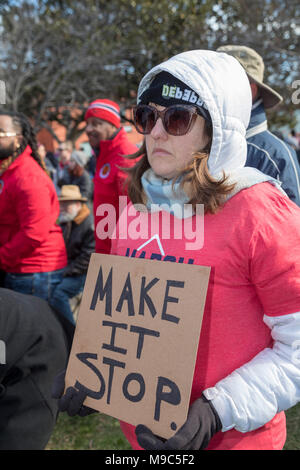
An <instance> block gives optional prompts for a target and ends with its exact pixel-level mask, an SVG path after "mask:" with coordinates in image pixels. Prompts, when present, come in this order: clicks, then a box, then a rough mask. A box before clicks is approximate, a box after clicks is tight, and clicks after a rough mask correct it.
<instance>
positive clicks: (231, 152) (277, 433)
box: [55, 50, 300, 451]
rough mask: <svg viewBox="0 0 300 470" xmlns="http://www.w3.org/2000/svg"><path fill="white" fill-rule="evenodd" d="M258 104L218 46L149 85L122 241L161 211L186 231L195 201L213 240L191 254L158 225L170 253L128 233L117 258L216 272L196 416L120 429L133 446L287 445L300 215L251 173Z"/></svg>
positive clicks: (194, 396)
mask: <svg viewBox="0 0 300 470" xmlns="http://www.w3.org/2000/svg"><path fill="white" fill-rule="evenodd" d="M251 105H252V98H251V89H250V86H249V81H248V78H247V75H246V73H245V71H244V70H243V68H242V66H241V65H240V64H239V62H238V61H237V60H236V59H235V58H233V57H231V56H229V55H228V54H224V53H219V52H214V51H203V50H196V51H187V52H184V53H181V54H178V55H176V56H174V57H172V58H170V59H169V60H167V61H165V62H163V63H162V64H159V65H157V66H156V67H154V68H153V69H151V70H150V71H149V72H148V73H147V74H146V75H145V76H144V77H143V78H142V80H141V83H140V85H139V89H138V104H137V107H136V108H135V110H134V121H135V125H136V128H137V130H138V131H139V132H141V133H142V134H144V136H145V142H144V145H143V146H142V147H141V149H140V150H139V152H138V153H137V154H135V155H133V156H132V157H133V158H137V156H139V157H140V158H139V160H138V162H137V164H136V165H135V166H134V167H133V168H131V169H130V170H129V183H128V195H129V198H130V200H131V202H130V203H129V205H128V206H127V210H124V211H123V213H122V215H121V217H120V219H119V222H118V226H122V233H123V235H124V221H126V220H127V227H129V228H130V227H132V226H133V224H134V221H135V219H137V220H139V223H140V225H143V226H149V227H150V226H151V222H152V220H153V219H152V215H153V213H154V212H155V211H156V212H157V211H158V210H159V211H161V213H162V216H163V215H164V213H165V212H166V213H168V212H169V214H168V215H169V217H167V218H163V217H161V219H160V220H169V224H171V223H172V221H173V219H175V218H176V219H177V223H178V224H180V223H182V225H183V224H184V220H185V218H186V213H185V211H184V206H186V205H189V206H190V207H191V208H192V212H190V213H189V217H192V218H193V219H192V221H194V219H195V218H196V217H197V210H196V209H197V204H201V205H203V208H204V242H203V245H202V247H201V248H196V249H195V248H194V249H193V248H191V247H190V246H189V247H187V241H188V234H187V233H185V232H184V231H182V234H183V235H182V237H181V238H176V239H175V236H174V234H173V232H172V231H169V233H170V236H169V237H164V230H163V229H164V227H163V226H159V225H157V227H156V228H157V232H156V239H159V240H160V247H161V248H163V250H160V251H159V249H158V248H159V247H158V244H157V243H153V242H151V240H152V239H151V238H150V237H151V234H149V243H147V241H146V242H145V239H144V237H142V236H140V237H138V236H136V235H137V234H136V233H134V235H135V236H132V235H131V233H130V230H129V229H128V230H127V237H125V236H122V238H121V237H120V238H119V239H118V238H116V239H114V240H113V241H112V249H111V254H113V255H119V256H136V257H138V256H140V257H142V258H146V259H155V260H167V259H168V260H169V261H173V262H185V263H190V264H196V265H202V266H210V267H211V274H210V279H209V285H208V292H207V298H206V305H205V309H204V316H203V322H202V328H201V334H200V339H199V345H198V352H197V359H196V364H195V372H194V378H193V384H192V390H191V397H190V408H189V413H188V416H187V420H186V422H185V423H184V424H183V426H182V427H181V428H180V429H178V430H177V431H176V432H175V434H174V435H173V436H172V437H171V438H170V439H168V440H164V439H161V438H160V437H159V436H157V435H154V434H153V433H152V431H151V430H150V429H149V428H147V427H146V426H144V425H143V424H139V425H138V426H136V427H134V426H132V425H130V424H128V423H124V422H121V428H122V430H123V432H124V434H125V436H126V438H127V439H128V441H129V442H130V444H131V446H132V448H133V449H141V448H142V449H146V450H162V451H164V450H197V449H204V448H205V449H214V450H254V449H257V450H258V449H260V450H275V449H282V448H283V446H284V443H285V438H286V426H285V415H284V410H286V409H288V408H290V407H292V406H293V405H295V404H296V403H297V402H299V397H300V374H299V363H300V361H299V359H298V358H297V348H296V346H297V345H298V346H299V334H300V285H299V278H300V277H299V275H300V247H299V237H300V217H299V215H300V212H299V211H300V209H299V208H298V207H297V206H296V204H294V203H293V202H292V201H291V200H290V199H289V198H288V197H287V195H286V194H285V193H284V191H282V190H281V188H280V185H279V184H278V182H277V180H274V179H273V178H272V177H270V176H268V175H264V174H263V173H261V172H260V171H259V170H257V169H255V168H247V167H245V162H246V156H247V142H246V138H245V135H246V129H247V126H248V122H249V118H250V113H251ZM175 202H176V204H177V205H178V204H179V205H181V207H182V211H181V214H180V211H177V213H176V215H175V213H174V203H175ZM141 204H143V210H141V209H140V207H141ZM145 208H146V210H145ZM143 218H144V219H143ZM156 220H157V219H156ZM165 232H166V231H165ZM116 233H118V227H117V230H116ZM141 247H142V248H141ZM166 254H167V256H165V255H166ZM185 313H188V312H183V314H185ZM178 341H180V338H178ZM63 390H64V389H63V380H62V377H61V376H60V380H57V382H56V387H55V395H56V397H57V398H59V399H60V404H61V405H60V406H61V409H63V410H65V411H67V412H68V413H70V414H74V413H78V414H79V415H81V416H83V415H85V414H88V413H89V412H90V411H91V410H90V409H88V408H86V407H85V406H84V405H83V400H84V396H80V392H79V391H78V390H76V389H75V387H71V390H67V391H66V393H65V394H64V395H63Z"/></svg>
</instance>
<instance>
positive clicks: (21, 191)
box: [0, 110, 67, 300]
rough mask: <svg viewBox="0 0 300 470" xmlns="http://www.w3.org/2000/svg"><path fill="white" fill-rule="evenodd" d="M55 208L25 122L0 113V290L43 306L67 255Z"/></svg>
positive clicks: (54, 196)
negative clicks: (37, 299) (40, 300)
mask: <svg viewBox="0 0 300 470" xmlns="http://www.w3.org/2000/svg"><path fill="white" fill-rule="evenodd" d="M58 216H59V202H58V198H57V194H56V190H55V187H54V185H53V182H52V181H51V179H50V177H49V176H48V173H47V171H46V167H45V164H44V162H43V160H42V158H41V157H40V155H39V152H38V145H37V141H36V136H35V133H34V131H33V128H32V126H31V124H30V122H29V120H28V119H27V117H26V116H25V115H23V114H21V113H17V112H14V111H8V110H7V111H6V110H0V270H1V271H2V272H3V273H5V274H4V275H3V276H2V277H3V284H4V287H6V288H8V289H11V290H14V291H17V292H21V293H24V294H33V295H35V296H38V297H41V298H43V299H45V300H49V297H50V296H51V292H52V289H53V287H54V286H55V285H57V284H58V283H59V282H60V281H61V280H62V279H63V276H64V269H65V267H66V265H67V252H66V247H65V242H64V239H63V234H62V230H61V228H60V227H59V225H57V219H58Z"/></svg>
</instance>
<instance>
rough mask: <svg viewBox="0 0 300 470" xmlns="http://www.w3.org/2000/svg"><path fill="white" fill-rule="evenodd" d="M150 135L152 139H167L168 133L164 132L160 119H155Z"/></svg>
mask: <svg viewBox="0 0 300 470" xmlns="http://www.w3.org/2000/svg"><path fill="white" fill-rule="evenodd" d="M150 135H151V136H152V137H153V139H167V138H168V133H167V132H166V130H165V128H164V125H163V122H162V119H161V118H160V117H159V118H158V119H157V121H156V123H155V126H154V127H153V129H152V131H151V132H150Z"/></svg>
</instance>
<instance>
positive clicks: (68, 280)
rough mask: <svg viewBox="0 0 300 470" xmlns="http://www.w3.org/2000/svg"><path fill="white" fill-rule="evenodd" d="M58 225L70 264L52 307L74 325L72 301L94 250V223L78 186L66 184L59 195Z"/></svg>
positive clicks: (81, 285) (79, 291) (82, 280)
mask: <svg viewBox="0 0 300 470" xmlns="http://www.w3.org/2000/svg"><path fill="white" fill-rule="evenodd" d="M58 199H59V204H60V216H59V224H60V226H61V228H62V231H63V236H64V240H65V244H66V248H67V255H68V265H67V267H66V270H65V277H64V279H63V281H62V282H61V283H60V284H59V285H58V286H57V288H56V289H55V290H54V292H53V295H52V298H51V300H50V304H51V306H52V307H53V308H55V309H56V310H57V311H58V312H60V313H61V314H62V315H64V316H65V317H67V318H68V319H69V320H70V321H72V322H73V323H75V321H74V317H73V313H72V309H71V306H70V299H71V298H72V297H74V296H76V295H77V294H79V293H81V292H82V291H83V288H84V284H85V279H86V274H87V270H88V265H89V261H90V256H91V253H93V252H94V251H95V238H94V222H93V216H92V214H91V212H90V209H89V208H88V206H87V205H86V202H87V198H86V197H83V196H82V194H81V192H80V190H79V187H78V186H76V185H65V186H63V187H62V190H61V194H60V196H59V198H58Z"/></svg>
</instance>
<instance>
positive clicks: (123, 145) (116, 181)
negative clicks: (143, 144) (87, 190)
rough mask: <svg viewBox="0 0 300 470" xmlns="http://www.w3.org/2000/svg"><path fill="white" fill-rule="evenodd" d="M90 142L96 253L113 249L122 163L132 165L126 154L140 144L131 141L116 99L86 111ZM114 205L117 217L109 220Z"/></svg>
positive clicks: (121, 189) (92, 105)
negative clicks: (108, 209) (94, 159)
mask: <svg viewBox="0 0 300 470" xmlns="http://www.w3.org/2000/svg"><path fill="white" fill-rule="evenodd" d="M85 121H86V128H85V131H86V133H87V136H88V139H89V143H90V145H91V147H92V148H93V150H94V153H95V156H96V171H95V176H94V219H95V240H96V253H110V247H111V237H110V235H111V233H112V231H113V230H114V228H115V223H116V221H117V220H118V217H119V196H125V195H126V188H125V185H124V183H125V179H126V177H127V174H126V173H125V172H124V171H122V170H121V169H120V168H122V167H130V166H131V165H133V164H134V162H133V161H130V160H127V159H125V158H123V157H124V156H125V155H130V154H134V153H136V151H137V147H136V146H135V145H134V144H132V143H131V142H130V141H129V140H128V137H127V135H126V132H125V130H124V128H123V127H121V119H120V108H119V105H118V104H117V103H115V102H114V101H111V100H107V99H99V100H95V101H93V102H92V103H90V105H89V107H88V109H87V111H86V113H85ZM106 204H108V205H110V206H112V207H113V208H114V210H115V214H116V218H115V219H116V220H115V221H109V220H107V217H106V209H107V207H108V206H106Z"/></svg>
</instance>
